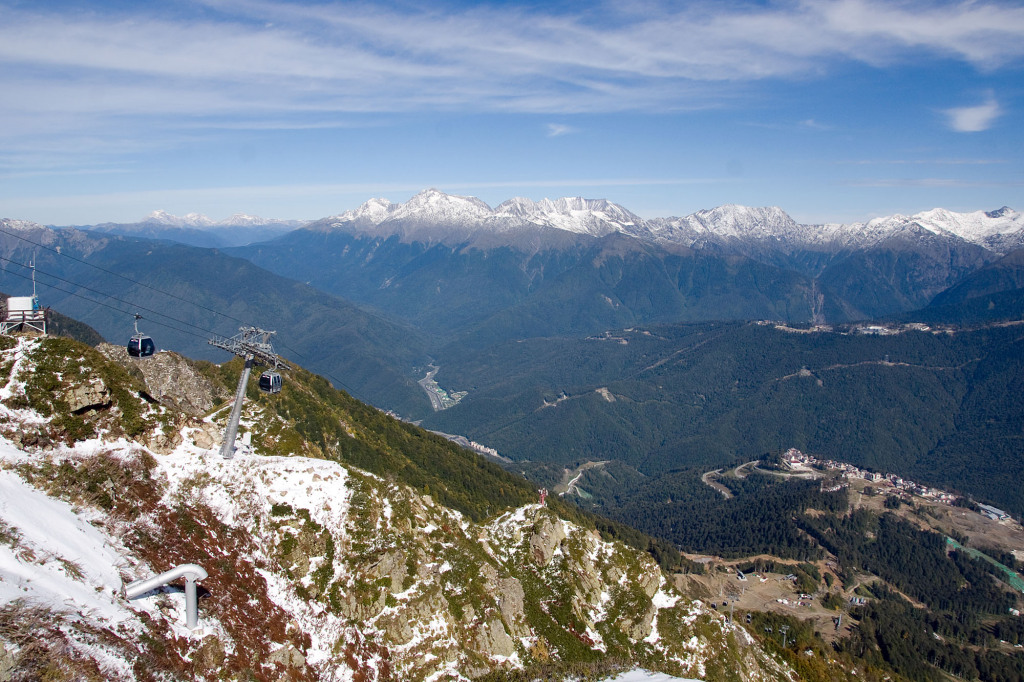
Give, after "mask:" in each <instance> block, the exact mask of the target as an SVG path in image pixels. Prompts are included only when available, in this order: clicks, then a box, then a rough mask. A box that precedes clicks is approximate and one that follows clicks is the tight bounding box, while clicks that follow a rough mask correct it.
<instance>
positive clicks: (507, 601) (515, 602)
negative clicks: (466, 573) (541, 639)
mask: <svg viewBox="0 0 1024 682" xmlns="http://www.w3.org/2000/svg"><path fill="white" fill-rule="evenodd" d="M480 575H481V576H482V577H483V579H484V585H485V589H486V590H487V591H488V593H489V594H491V596H493V597H494V600H495V601H496V602H497V603H498V610H499V611H500V612H501V618H502V620H503V621H505V626H506V627H507V628H508V631H509V634H511V635H512V636H513V637H528V636H529V635H530V626H529V624H528V623H527V622H526V612H525V611H524V610H523V603H524V600H525V598H526V592H525V591H524V590H523V584H522V583H521V582H519V579H518V578H514V577H512V576H507V577H504V578H501V577H498V569H496V568H495V567H494V566H492V565H491V564H484V565H483V566H482V567H481V569H480Z"/></svg>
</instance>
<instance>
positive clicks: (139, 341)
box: [128, 313, 156, 358]
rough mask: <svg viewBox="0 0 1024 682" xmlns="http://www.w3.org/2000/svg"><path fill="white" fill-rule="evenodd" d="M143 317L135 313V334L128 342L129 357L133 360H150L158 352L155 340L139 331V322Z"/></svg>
mask: <svg viewBox="0 0 1024 682" xmlns="http://www.w3.org/2000/svg"><path fill="white" fill-rule="evenodd" d="M141 319H142V315H139V314H138V313H135V334H134V335H133V336H132V338H131V339H129V340H128V355H130V356H132V357H133V358H148V357H149V356H150V355H152V354H153V353H155V352H156V344H155V343H153V339H151V338H150V337H148V336H146V335H145V334H143V333H142V332H140V331H139V320H141Z"/></svg>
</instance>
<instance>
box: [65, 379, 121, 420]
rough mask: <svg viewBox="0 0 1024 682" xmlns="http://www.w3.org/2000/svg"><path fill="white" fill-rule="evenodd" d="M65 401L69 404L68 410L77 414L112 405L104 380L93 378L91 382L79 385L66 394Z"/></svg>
mask: <svg viewBox="0 0 1024 682" xmlns="http://www.w3.org/2000/svg"><path fill="white" fill-rule="evenodd" d="M64 400H65V401H67V403H68V409H69V410H70V411H71V412H73V413H75V414H78V413H81V412H85V411H87V410H90V409H92V410H96V409H100V408H104V407H108V406H109V405H110V391H109V390H107V387H106V385H105V384H104V383H103V379H101V378H99V377H91V378H90V379H89V381H87V382H85V383H81V384H78V385H76V386H74V387H72V388H71V390H69V391H68V392H67V393H65V394H64Z"/></svg>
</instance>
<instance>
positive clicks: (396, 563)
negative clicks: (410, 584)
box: [367, 549, 409, 594]
mask: <svg viewBox="0 0 1024 682" xmlns="http://www.w3.org/2000/svg"><path fill="white" fill-rule="evenodd" d="M408 573H409V570H408V567H407V564H406V561H405V552H403V551H402V550H400V549H392V550H390V551H387V552H385V553H384V555H383V556H381V558H380V561H378V562H377V563H376V564H374V565H373V566H371V567H370V570H369V571H367V575H369V576H370V577H371V578H373V579H378V578H388V579H389V580H390V581H391V587H390V590H391V594H398V593H399V592H401V591H402V583H404V582H405V577H406V575H408Z"/></svg>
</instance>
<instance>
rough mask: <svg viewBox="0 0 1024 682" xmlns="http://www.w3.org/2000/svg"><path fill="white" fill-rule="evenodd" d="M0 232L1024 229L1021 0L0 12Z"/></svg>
mask: <svg viewBox="0 0 1024 682" xmlns="http://www.w3.org/2000/svg"><path fill="white" fill-rule="evenodd" d="M0 95H2V98H0V99H2V102H0V217H11V218H22V219H27V220H35V221H38V222H43V223H47V224H58V225H65V224H89V223H97V222H104V221H114V222H129V221H134V220H138V219H141V218H142V217H143V216H145V215H146V214H148V213H149V212H151V211H153V210H156V209H162V210H166V211H169V212H171V213H175V214H178V215H183V214H185V213H189V212H199V213H204V214H206V215H208V216H210V217H211V218H213V219H215V220H216V219H222V218H226V217H228V216H229V215H231V214H233V213H248V214H253V215H261V216H264V217H277V218H304V219H305V218H319V217H323V216H326V215H332V214H337V213H341V212H342V211H344V210H347V209H350V208H354V207H356V206H358V205H359V204H360V203H362V202H363V201H365V200H366V199H368V198H370V197H374V196H383V197H386V198H388V199H391V200H392V201H404V200H406V199H408V198H409V197H410V196H411V195H413V194H415V193H416V192H418V191H420V190H422V189H425V188H428V187H436V188H438V189H441V190H443V191H446V192H449V193H453V194H466V195H473V196H477V197H480V198H481V199H483V200H484V201H486V202H488V203H489V204H491V205H492V206H493V205H496V204H498V203H500V202H501V201H504V200H505V199H508V198H510V197H513V196H525V197H529V198H532V199H541V198H544V197H550V198H557V197H561V196H583V197H587V198H607V199H609V200H611V201H614V202H616V203H619V204H622V205H623V206H625V207H626V208H628V209H630V210H632V211H634V212H635V213H638V214H640V215H642V216H645V217H654V216H670V215H677V216H678V215H686V214H688V213H692V212H693V211H696V210H699V209H702V208H711V207H714V206H718V205H721V204H725V203H737V204H746V205H753V206H763V205H775V206H780V207H782V208H783V209H785V210H786V211H787V212H789V213H790V214H791V215H793V216H794V217H795V218H796V219H797V220H801V221H804V222H824V221H843V222H849V221H856V220H867V219H869V218H871V217H875V216H879V215H889V214H892V213H905V214H911V213H916V212H918V211H921V210H926V209H929V208H934V207H937V206H942V207H945V208H949V209H952V210H959V211H973V210H979V209H986V210H987V209H994V208H999V207H1000V206H1003V205H1010V206H1011V207H1014V208H1016V209H1018V210H1024V201H1022V198H1024V153H1022V152H1024V116H1022V111H1024V6H1022V5H1021V4H1020V3H1019V2H1017V3H1011V2H998V1H986V0H978V1H976V2H938V1H918V0H910V1H907V2H893V1H888V2H882V1H879V0H835V1H816V0H806V1H803V2H801V1H797V0H794V1H785V2H764V1H762V2H730V1H729V0H723V1H716V2H711V1H709V2H659V1H657V0H651V1H647V0H637V1H632V0H618V1H616V2H609V3H602V2H587V3H583V2H579V3H576V2H501V1H493V2H474V3H456V2H449V3H445V2H435V3H414V2H406V1H401V2H392V3H361V2H279V1H274V0H244V1H243V0H209V1H205V2H204V1H202V0H195V1H182V2H170V1H160V0H154V1H153V2H148V3H138V2H127V1H112V2H105V3H101V2H85V1H79V2H76V1H68V2H60V1H56V2H55V1H52V0H51V1H49V2H45V3H41V2H35V1H25V2H17V1H16V2H9V1H8V2H4V0H0Z"/></svg>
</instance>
